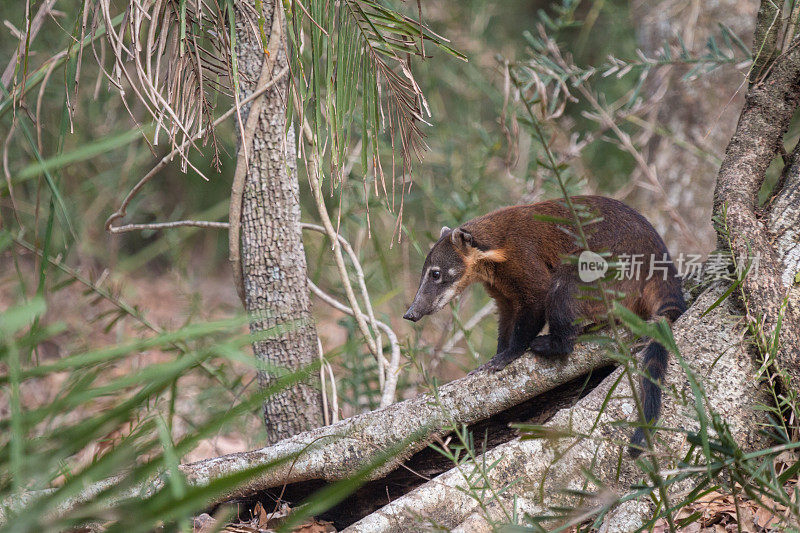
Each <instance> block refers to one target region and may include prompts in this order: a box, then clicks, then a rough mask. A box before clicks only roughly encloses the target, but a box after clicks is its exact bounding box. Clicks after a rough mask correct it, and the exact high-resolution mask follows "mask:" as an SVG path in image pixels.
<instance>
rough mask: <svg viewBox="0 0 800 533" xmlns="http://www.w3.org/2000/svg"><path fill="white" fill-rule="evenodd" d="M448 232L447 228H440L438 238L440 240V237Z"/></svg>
mask: <svg viewBox="0 0 800 533" xmlns="http://www.w3.org/2000/svg"><path fill="white" fill-rule="evenodd" d="M448 231H450V228H448V227H447V226H442V231H440V232H439V238H440V239H441V238H442V237H444V234H445V233H447V232H448Z"/></svg>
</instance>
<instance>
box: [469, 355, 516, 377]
mask: <svg viewBox="0 0 800 533" xmlns="http://www.w3.org/2000/svg"><path fill="white" fill-rule="evenodd" d="M516 358H517V357H514V356H513V355H511V354H508V353H506V352H500V353H499V354H497V355H495V356H494V357H492V358H491V359H489V360H488V361H487V362H485V363H483V364H482V365H481V366H479V367H478V368H476V369H475V370H473V371H472V372H470V373H469V374H467V375H468V376H471V375H472V374H477V373H478V372H487V373H489V374H494V373H495V372H499V371H501V370H503V369H504V368H505V367H507V366H508V364H509V363H511V362H512V361H513V360H514V359H516Z"/></svg>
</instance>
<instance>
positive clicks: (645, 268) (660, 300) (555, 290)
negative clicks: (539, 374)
mask: <svg viewBox="0 0 800 533" xmlns="http://www.w3.org/2000/svg"><path fill="white" fill-rule="evenodd" d="M571 201H572V203H573V205H574V207H575V209H576V210H581V211H582V212H584V213H588V214H590V215H593V216H592V218H591V220H589V221H588V222H586V223H583V224H582V227H583V231H584V234H585V237H586V242H588V245H589V246H588V248H589V250H590V251H592V252H595V253H598V254H602V253H606V254H607V255H606V256H604V257H606V258H607V259H609V260H610V261H619V260H621V259H624V258H631V260H632V261H631V263H630V265H631V266H633V265H634V264H635V262H636V259H635V258H636V257H639V260H638V261H639V265H640V271H639V272H638V275H622V276H617V277H620V278H621V279H618V280H614V281H613V282H611V283H609V284H608V285H609V286H608V287H607V288H610V289H613V290H615V291H617V292H619V293H621V294H623V295H624V297H623V298H622V304H623V305H625V306H626V307H627V308H628V309H630V310H631V311H633V312H635V313H636V314H637V315H639V316H640V317H642V318H643V319H650V318H654V317H665V318H666V319H667V320H668V321H669V322H670V324H671V323H672V322H673V321H674V320H675V319H677V318H678V316H680V315H681V314H682V313H683V312H684V310H685V309H686V304H685V302H684V300H683V293H682V291H681V282H680V279H679V278H678V275H677V271H676V269H675V266H674V265H673V264H672V261H671V259H670V258H669V253H668V252H667V247H666V245H665V244H664V241H663V240H662V239H661V237H660V236H659V235H658V233H657V232H656V230H655V228H653V226H652V225H651V224H650V223H649V222H648V221H647V219H645V218H644V217H643V216H642V215H640V214H639V213H638V212H637V211H635V210H634V209H632V208H630V207H628V206H627V205H625V204H624V203H622V202H620V201H617V200H614V199H611V198H605V197H602V196H574V197H571ZM571 219H572V217H571V216H570V210H569V209H568V208H567V206H566V205H565V203H564V200H563V199H560V200H548V201H543V202H539V203H536V204H532V205H518V206H513V207H506V208H504V209H500V210H498V211H494V212H492V213H489V214H488V215H484V216H482V217H478V218H475V219H473V220H470V221H469V222H465V223H464V224H462V225H461V226H459V227H457V228H455V229H452V230H451V229H450V228H448V227H444V228H442V231H441V233H440V236H439V240H438V241H437V242H436V243H435V244H434V245H433V247H432V248H431V250H430V252H429V253H428V256H427V257H426V258H425V264H424V265H423V267H422V277H421V279H420V283H419V289H418V290H417V295H416V296H415V298H414V302H413V303H412V304H411V307H409V308H408V311H407V312H406V314H405V315H404V316H403V318H405V319H407V320H411V321H412V322H416V321H417V320H419V319H420V318H422V317H423V316H425V315H429V314H431V313H433V312H435V311H438V310H439V309H441V308H442V307H444V305H445V304H447V303H448V302H449V301H450V300H452V299H453V298H454V297H456V296H457V295H459V294H460V293H461V292H462V291H463V290H464V289H466V288H467V286H469V285H471V284H472V283H475V282H480V283H482V284H483V285H484V287H485V288H486V290H487V291H488V292H489V295H490V296H491V297H492V298H494V300H495V302H496V304H497V310H498V328H497V329H498V334H497V354H496V355H495V356H494V357H492V359H491V360H490V361H489V362H487V363H485V364H484V365H482V366H481V367H479V368H478V369H477V370H476V371H480V370H486V371H489V372H497V371H499V370H501V369H502V368H504V367H505V366H506V365H508V364H509V363H511V362H512V361H514V360H515V359H517V358H518V357H520V356H521V355H522V354H523V353H525V351H526V350H531V351H532V352H533V353H535V354H539V355H542V356H554V355H563V354H569V353H571V352H572V350H573V346H574V344H575V339H576V337H577V336H578V334H579V333H580V332H581V330H582V329H583V327H584V326H586V325H588V324H591V323H595V324H597V323H602V322H604V321H605V314H606V309H607V308H606V305H605V303H604V302H603V301H602V299H599V298H596V297H595V298H591V297H589V298H587V297H585V296H584V295H583V293H584V291H581V290H580V289H581V285H584V288H587V286H591V285H592V283H584V282H583V281H581V279H580V277H579V275H578V274H579V273H578V266H577V265H576V264H575V262H574V260H573V261H572V262H570V261H568V260H567V258H569V257H573V258H574V257H577V256H578V255H579V254H580V253H581V252H582V251H584V248H583V247H582V246H579V245H578V244H577V241H578V239H576V231H575V230H576V227H575V226H574V225H572V224H571V223H570V222H569V221H570V220H571ZM651 261H652V263H651ZM651 264H656V265H658V266H657V267H656V268H653V267H652V266H651ZM651 269H652V270H651ZM618 273H620V274H622V273H623V272H622V271H619V272H618ZM630 273H631V274H637V273H636V272H635V270H634V269H631V272H630ZM648 274H651V275H648ZM585 278H586V276H584V279H585ZM579 292H580V294H579ZM586 292H589V291H586ZM590 294H591V293H590ZM545 323H547V324H548V325H549V333H548V334H546V335H539V333H540V332H541V330H542V328H543V327H544V325H545ZM667 359H668V352H667V350H666V349H665V348H664V347H663V346H661V345H660V344H658V343H656V342H654V341H651V342H650V343H649V344H648V346H647V347H646V348H645V351H644V357H643V361H642V363H643V366H644V368H645V370H646V375H647V376H649V379H648V378H643V379H642V381H641V399H642V406H643V410H644V415H645V418H646V420H647V421H648V422H654V421H655V420H656V419H658V416H659V412H660V409H661V389H660V387H659V385H658V383H660V382H661V381H662V379H663V377H664V373H665V371H666V367H667ZM643 445H644V431H643V429H642V428H637V429H636V431H635V432H634V435H633V437H632V439H631V447H630V448H629V450H630V453H631V455H633V456H636V455H638V454H639V452H640V451H641V449H642V446H643Z"/></svg>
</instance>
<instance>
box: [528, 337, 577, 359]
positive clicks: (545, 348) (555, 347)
mask: <svg viewBox="0 0 800 533" xmlns="http://www.w3.org/2000/svg"><path fill="white" fill-rule="evenodd" d="M573 347H574V343H573V342H571V341H569V340H567V339H564V338H560V337H553V336H552V335H539V336H538V337H536V338H535V339H533V341H532V342H531V351H532V352H533V353H535V354H537V355H547V356H551V355H568V354H570V353H572V349H573Z"/></svg>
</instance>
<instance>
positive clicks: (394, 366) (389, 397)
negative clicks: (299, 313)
mask: <svg viewBox="0 0 800 533" xmlns="http://www.w3.org/2000/svg"><path fill="white" fill-rule="evenodd" d="M308 286H309V288H310V289H311V292H313V293H314V294H315V295H317V296H318V297H319V298H320V299H321V300H322V301H323V302H325V303H326V304H328V305H330V306H331V307H333V308H334V309H337V310H339V311H341V312H342V313H345V314H347V315H350V316H352V317H354V318H358V317H357V316H356V314H355V313H354V312H353V309H352V308H350V307H347V306H346V305H345V304H343V303H341V302H339V301H338V300H336V299H335V298H334V297H333V296H331V295H329V294H327V293H326V292H325V291H323V290H322V289H320V288H319V287H317V286H316V285H315V284H314V282H313V281H311V280H310V279H309V280H308ZM359 313H360V314H361V319H362V320H364V319H365V318H366V315H365V314H364V313H361V312H360V311H359ZM376 324H377V326H378V327H379V328H381V329H382V330H383V332H384V333H386V337H387V338H388V339H389V344H390V345H391V347H392V359H391V362H390V363H389V371H388V372H387V373H386V383H385V385H384V387H383V392H382V394H381V407H386V406H387V405H390V404H392V403H394V396H395V391H396V389H397V378H398V376H399V373H400V372H399V370H400V343H399V342H398V340H397V335H395V333H394V331H393V330H392V328H391V327H389V326H388V325H387V324H384V323H383V322H381V321H380V320H377V321H376Z"/></svg>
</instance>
